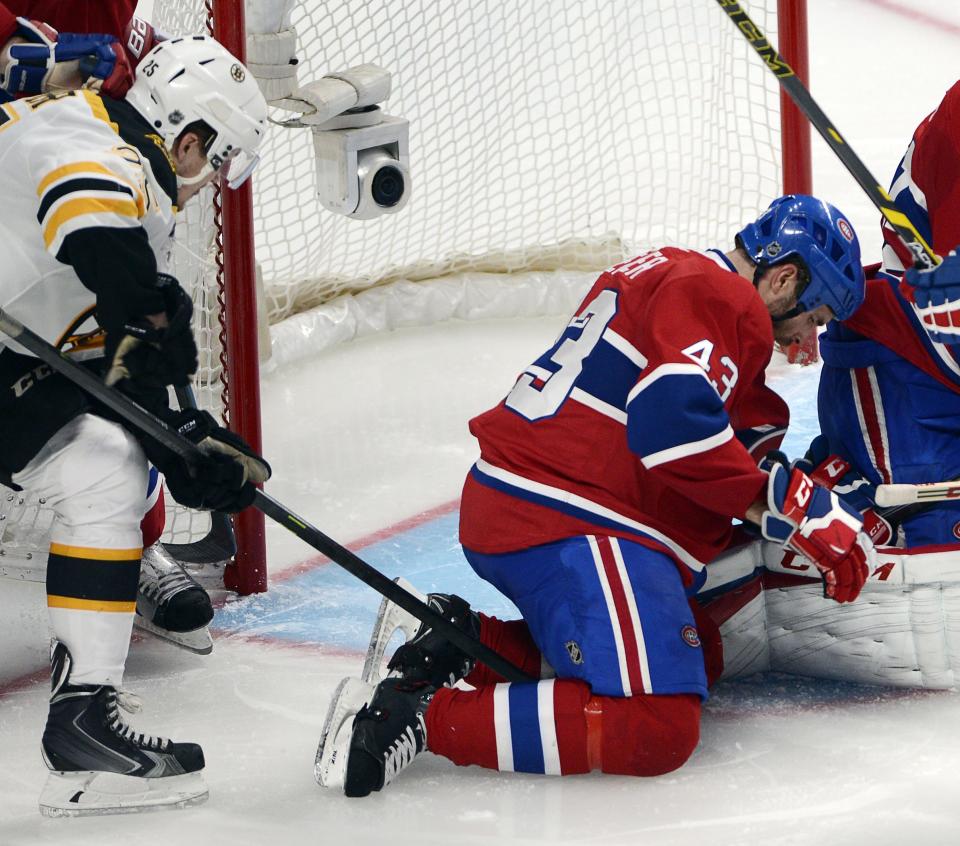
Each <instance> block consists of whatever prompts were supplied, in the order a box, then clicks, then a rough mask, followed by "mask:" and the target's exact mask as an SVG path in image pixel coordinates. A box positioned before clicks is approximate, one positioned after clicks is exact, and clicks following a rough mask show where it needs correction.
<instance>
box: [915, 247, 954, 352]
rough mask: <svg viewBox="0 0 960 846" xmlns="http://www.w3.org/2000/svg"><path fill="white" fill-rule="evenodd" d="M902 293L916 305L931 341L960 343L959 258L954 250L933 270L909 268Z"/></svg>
mask: <svg viewBox="0 0 960 846" xmlns="http://www.w3.org/2000/svg"><path fill="white" fill-rule="evenodd" d="M900 293H901V294H902V295H903V296H904V297H905V298H906V299H907V300H909V301H910V302H911V303H913V308H914V311H915V312H916V315H917V317H918V318H919V319H920V322H921V323H922V324H923V328H924V329H926V330H927V334H928V335H929V336H930V338H931V340H933V341H936V342H938V343H941V344H958V343H960V256H958V255H957V253H956V252H955V251H951V252H950V254H949V255H948V256H947V257H946V258H945V259H944V260H943V262H942V263H941V264H939V265H937V266H936V267H934V268H932V269H930V270H918V269H917V268H916V267H910V268H908V269H907V272H906V273H905V274H904V277H903V280H902V281H901V282H900Z"/></svg>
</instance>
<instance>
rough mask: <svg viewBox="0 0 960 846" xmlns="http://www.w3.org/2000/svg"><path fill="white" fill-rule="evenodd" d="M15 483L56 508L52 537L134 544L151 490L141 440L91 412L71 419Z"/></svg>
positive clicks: (83, 542)
mask: <svg viewBox="0 0 960 846" xmlns="http://www.w3.org/2000/svg"><path fill="white" fill-rule="evenodd" d="M14 481H15V482H16V483H17V484H19V485H20V486H21V487H23V488H24V489H26V490H29V491H31V492H32V493H34V494H36V495H37V496H39V497H42V498H44V499H46V501H47V502H48V503H49V504H50V505H51V506H52V507H53V508H54V510H55V512H56V519H55V522H54V528H53V540H55V541H56V542H58V543H69V544H73V545H77V546H89V547H101V546H106V547H114V546H115V545H117V544H119V545H120V546H124V547H129V548H135V547H139V546H140V545H141V540H142V537H141V533H140V521H141V519H142V518H143V507H144V506H143V503H144V500H143V497H144V491H146V489H147V461H146V458H145V457H144V455H143V450H142V449H141V448H140V445H139V444H138V443H137V441H136V439H135V438H134V437H133V435H131V434H130V433H129V432H128V431H127V430H126V429H124V428H123V427H122V426H120V425H119V424H117V423H112V422H110V421H109V420H104V419H103V418H102V417H97V416H95V415H92V414H83V415H80V416H79V417H76V418H74V419H73V420H71V421H70V422H69V423H68V424H67V425H66V426H64V427H63V428H62V429H61V430H60V431H59V432H57V434H56V435H54V437H53V438H51V439H50V441H49V442H48V443H47V444H46V445H45V446H44V448H43V449H42V450H41V451H40V453H39V454H38V455H37V456H36V457H35V458H34V459H33V460H32V461H31V462H30V463H29V464H28V465H27V466H26V467H25V468H24V469H23V470H22V471H20V472H19V473H16V474H15V475H14Z"/></svg>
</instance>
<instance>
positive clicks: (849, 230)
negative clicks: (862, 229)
mask: <svg viewBox="0 0 960 846" xmlns="http://www.w3.org/2000/svg"><path fill="white" fill-rule="evenodd" d="M837 229H839V230H840V234H841V235H843V237H844V238H846V239H847V240H848V241H849V242H850V243H853V227H852V226H851V225H850V224H849V223H847V222H846V221H845V220H844V219H843V218H842V217H841V218H840V219H839V220H837Z"/></svg>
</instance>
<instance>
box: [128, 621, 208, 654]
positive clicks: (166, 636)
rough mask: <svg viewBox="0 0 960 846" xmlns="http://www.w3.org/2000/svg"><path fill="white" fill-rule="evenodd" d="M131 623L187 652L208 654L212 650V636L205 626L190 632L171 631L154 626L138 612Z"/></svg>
mask: <svg viewBox="0 0 960 846" xmlns="http://www.w3.org/2000/svg"><path fill="white" fill-rule="evenodd" d="M133 624H134V625H135V626H136V627H137V628H138V629H140V630H141V631H144V632H149V633H150V634H152V635H154V637H158V638H160V639H161V640H165V641H167V642H168V643H172V644H174V646H179V647H180V648H181V649H186V650H187V651H188V652H195V653H196V654H197V655H209V654H210V653H211V652H213V638H212V637H211V636H210V629H209V628H208V627H207V626H202V627H200V628H199V629H194V630H193V631H192V632H171V631H170V630H169V629H161V628H160V627H159V626H155V625H154V624H153V623H151V622H150V621H149V620H148V619H147V618H146V617H144V616H142V615H141V614H139V613H137V614H136V615H135V616H134V618H133Z"/></svg>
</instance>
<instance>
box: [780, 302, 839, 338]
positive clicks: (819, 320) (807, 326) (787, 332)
mask: <svg viewBox="0 0 960 846" xmlns="http://www.w3.org/2000/svg"><path fill="white" fill-rule="evenodd" d="M788 310H789V309H788ZM831 320H833V311H832V310H831V309H830V306H825V305H821V306H817V307H816V308H815V309H814V310H813V311H805V312H804V313H803V314H798V315H797V316H796V317H791V318H789V319H787V320H784V321H781V322H780V323H774V324H773V337H774V338H775V339H776V341H777V343H778V344H780V345H781V346H788V345H789V344H793V343H803V342H804V341H806V340H807V339H808V338H809V337H810V336H811V335H813V334H816V331H817V329H819V328H820V327H821V326H826V325H827V324H828V323H829V322H830V321H831Z"/></svg>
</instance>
